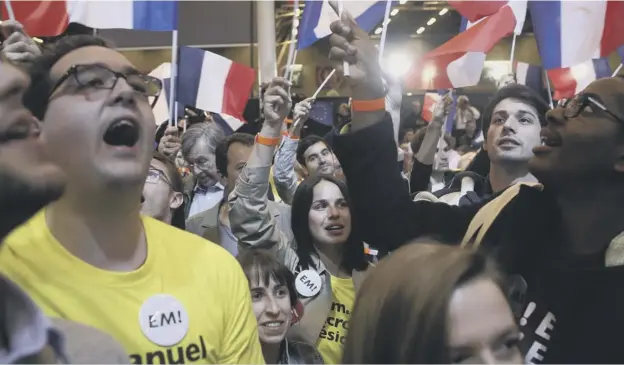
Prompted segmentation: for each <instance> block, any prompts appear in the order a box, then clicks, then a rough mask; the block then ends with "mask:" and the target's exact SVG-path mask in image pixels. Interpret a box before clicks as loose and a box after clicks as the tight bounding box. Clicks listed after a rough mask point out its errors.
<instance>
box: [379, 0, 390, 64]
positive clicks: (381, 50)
mask: <svg viewBox="0 0 624 365" xmlns="http://www.w3.org/2000/svg"><path fill="white" fill-rule="evenodd" d="M390 8H392V0H386V13H385V14H384V20H383V23H382V26H381V40H380V41H379V63H380V64H381V60H382V58H383V54H384V48H385V46H386V31H387V30H388V23H390Z"/></svg>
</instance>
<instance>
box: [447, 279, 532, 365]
mask: <svg viewBox="0 0 624 365" xmlns="http://www.w3.org/2000/svg"><path fill="white" fill-rule="evenodd" d="M448 318H449V323H448V326H449V327H448V336H449V338H448V342H449V350H450V359H451V362H453V363H460V364H521V363H523V359H522V355H521V353H520V349H519V347H518V343H519V341H520V332H519V331H518V328H517V326H516V322H515V320H514V317H513V313H512V312H511V308H510V307H509V304H508V302H507V300H506V299H505V296H504V295H503V293H502V291H501V290H500V288H499V287H498V285H496V283H495V282H494V281H493V280H492V279H490V278H486V277H480V278H475V279H473V280H470V281H468V282H466V283H465V284H463V285H461V286H460V287H458V288H457V289H455V292H454V293H453V295H452V296H451V300H450V302H449V314H448Z"/></svg>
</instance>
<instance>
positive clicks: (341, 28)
mask: <svg viewBox="0 0 624 365" xmlns="http://www.w3.org/2000/svg"><path fill="white" fill-rule="evenodd" d="M330 29H331V31H332V35H331V36H330V38H329V43H330V45H331V49H330V51H329V59H330V60H331V62H332V66H333V67H334V68H335V69H336V70H338V71H339V72H343V70H344V69H343V61H347V62H348V63H349V65H350V77H349V78H348V80H349V84H350V86H351V90H352V94H353V98H354V99H357V100H373V99H377V98H383V97H384V96H385V91H384V87H383V83H382V77H381V67H379V62H378V60H377V49H376V48H375V45H374V44H373V42H372V41H371V40H370V38H369V37H368V33H366V32H365V31H364V30H362V28H360V27H359V26H358V25H357V23H356V22H355V20H354V19H353V17H352V16H351V14H349V12H348V11H346V10H345V11H344V12H343V13H342V16H341V19H340V20H336V21H334V22H332V23H331V25H330Z"/></svg>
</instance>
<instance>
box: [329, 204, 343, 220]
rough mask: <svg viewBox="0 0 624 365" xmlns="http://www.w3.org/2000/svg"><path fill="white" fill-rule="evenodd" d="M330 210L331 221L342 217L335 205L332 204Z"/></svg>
mask: <svg viewBox="0 0 624 365" xmlns="http://www.w3.org/2000/svg"><path fill="white" fill-rule="evenodd" d="M327 209H328V213H329V219H338V216H339V215H340V212H339V211H338V209H337V208H336V206H335V205H333V204H330V205H329V208H327Z"/></svg>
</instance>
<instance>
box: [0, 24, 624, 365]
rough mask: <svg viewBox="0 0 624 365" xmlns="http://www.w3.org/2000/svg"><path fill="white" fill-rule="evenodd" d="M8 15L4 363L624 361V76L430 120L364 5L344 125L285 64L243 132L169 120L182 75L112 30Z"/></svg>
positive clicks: (344, 47) (2, 88) (200, 117)
mask: <svg viewBox="0 0 624 365" xmlns="http://www.w3.org/2000/svg"><path fill="white" fill-rule="evenodd" d="M1 27H3V28H4V30H5V31H6V30H7V29H10V30H11V32H12V34H11V35H10V37H8V38H7V40H6V41H5V42H4V44H3V45H2V52H1V53H0V54H1V56H0V57H1V61H0V186H1V187H2V189H1V190H0V215H1V217H2V219H0V228H1V229H0V235H1V236H2V248H1V249H0V273H1V275H0V286H1V287H2V295H1V296H0V307H2V308H3V309H2V310H3V317H2V318H3V320H2V321H1V322H0V323H1V326H0V329H2V334H3V336H2V341H0V348H1V349H2V351H0V362H2V363H59V362H61V363H70V362H71V363H74V362H75V363H128V362H131V363H134V364H143V363H240V364H261V363H271V364H322V363H327V364H339V363H360V364H366V363H486V364H495V363H523V362H524V363H563V362H566V363H621V362H624V348H623V347H622V346H621V345H620V344H619V340H620V338H619V334H620V333H621V328H623V327H624V309H623V308H624V290H621V288H622V284H621V283H622V282H623V281H624V270H623V267H624V266H623V265H624V249H623V247H624V239H623V238H622V237H623V232H624V218H623V217H624V215H620V214H622V213H624V212H622V210H623V208H622V204H621V202H622V201H620V200H618V199H619V198H618V197H622V198H624V187H622V186H621V185H620V180H621V179H623V178H624V106H623V105H624V79H623V78H621V77H613V78H605V79H600V80H597V81H595V82H593V83H591V84H590V85H589V86H588V87H587V88H586V89H585V90H584V91H582V92H581V93H579V94H578V95H577V96H575V97H574V98H572V99H570V100H562V101H560V102H559V104H558V106H557V107H556V108H554V109H551V108H550V107H549V106H548V104H547V103H546V102H545V101H544V100H542V98H541V97H540V96H539V95H537V94H536V93H535V92H534V91H532V90H531V89H529V88H527V87H525V86H522V85H517V84H513V83H512V84H508V85H506V86H503V87H502V88H500V89H499V90H498V91H497V92H496V93H494V94H493V95H492V97H491V99H490V101H489V104H488V105H487V106H486V107H485V108H484V109H483V111H482V113H480V112H479V111H478V110H477V109H476V108H474V107H473V106H471V105H470V102H469V100H468V99H467V98H465V97H459V98H458V100H457V109H456V112H455V117H454V118H453V128H452V132H450V133H445V128H444V125H445V123H446V121H447V120H448V118H449V114H450V113H451V107H452V99H451V97H450V95H446V96H445V97H443V98H441V99H440V101H439V102H437V103H436V105H435V107H434V110H433V116H432V119H431V121H430V122H429V123H428V124H422V123H421V124H419V125H418V127H417V128H413V129H411V130H410V129H409V128H406V126H405V124H402V123H401V122H400V105H401V97H402V94H403V93H402V92H401V90H400V85H399V83H398V82H397V80H394V79H392V78H391V77H389V76H388V75H387V74H385V73H384V72H383V71H382V70H381V68H380V66H379V63H378V61H377V60H378V57H377V49H376V47H375V45H374V43H373V42H372V41H371V40H370V38H369V36H368V34H367V33H366V32H365V31H363V30H362V29H360V28H359V27H358V26H357V24H356V23H355V21H354V20H353V19H352V17H351V16H350V15H349V14H348V12H344V13H343V14H342V17H341V19H340V20H337V21H335V22H333V23H332V24H331V31H332V34H331V36H330V39H329V41H330V45H331V50H330V54H329V59H330V61H331V62H332V66H333V67H334V68H335V69H336V70H337V72H338V73H344V64H348V65H349V67H350V72H349V77H347V82H348V83H349V86H350V89H351V101H350V103H349V104H348V105H345V106H341V107H340V108H339V111H338V116H339V117H338V118H336V119H337V120H339V121H340V122H339V123H338V124H337V125H336V126H334V128H333V129H332V131H331V132H330V133H328V134H327V135H324V136H317V135H307V136H305V137H303V138H302V130H303V128H304V125H305V123H306V121H307V119H308V117H309V114H310V111H311V109H312V104H313V103H314V99H312V98H308V99H303V100H301V101H299V102H298V103H295V105H293V101H292V97H291V93H290V88H291V85H290V83H289V81H288V80H287V79H284V78H280V77H277V78H274V79H273V80H271V82H270V83H268V84H266V85H265V87H264V88H263V94H262V97H261V109H262V115H261V120H262V124H261V125H260V130H259V132H258V133H257V134H255V135H253V134H247V133H242V132H240V131H239V132H235V133H232V134H229V135H227V133H226V132H225V130H224V129H223V128H222V127H221V124H220V123H218V122H217V118H220V116H218V115H214V114H202V113H201V112H198V113H195V114H194V116H193V117H191V118H187V119H185V120H183V121H180V122H179V123H171V125H169V123H165V124H163V125H162V126H161V127H159V128H157V127H158V126H157V125H156V123H155V121H154V116H153V113H152V109H151V108H152V105H153V104H154V102H155V100H156V98H158V97H163V95H164V93H163V92H162V88H163V84H162V82H161V81H160V80H158V79H156V78H154V77H151V76H149V75H147V74H145V73H143V72H140V71H139V70H137V69H136V67H135V66H134V65H133V64H132V63H131V62H130V61H129V60H128V59H127V58H126V57H124V56H123V55H122V54H121V53H119V52H118V51H116V50H115V49H114V48H112V47H111V45H110V44H109V43H108V42H107V41H106V40H104V39H101V38H98V37H96V36H92V35H74V36H67V37H64V38H62V39H60V40H59V41H58V42H57V43H55V44H54V45H52V46H48V47H46V48H45V49H43V50H41V49H40V48H39V47H38V46H37V45H36V44H35V43H34V42H33V41H32V39H30V38H29V37H28V36H27V35H26V34H25V33H24V32H23V31H22V30H21V28H20V26H19V24H16V23H12V22H5V23H3V24H2V25H1ZM415 109H417V108H415ZM289 117H290V118H289ZM287 119H291V122H290V123H286V120H287ZM478 120H480V121H481V122H480V123H478ZM183 123H186V126H183ZM479 130H481V131H482V134H483V141H482V142H480V141H479V138H478V135H479ZM620 280H622V281H620Z"/></svg>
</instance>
